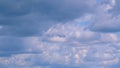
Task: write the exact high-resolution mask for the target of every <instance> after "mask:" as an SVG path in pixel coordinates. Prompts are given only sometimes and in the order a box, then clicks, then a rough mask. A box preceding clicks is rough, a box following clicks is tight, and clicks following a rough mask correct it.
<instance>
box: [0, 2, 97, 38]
mask: <svg viewBox="0 0 120 68" xmlns="http://www.w3.org/2000/svg"><path fill="white" fill-rule="evenodd" d="M94 5H95V0H87V1H84V0H75V1H73V0H71V1H69V0H60V1H56V0H51V1H42V0H40V1H38V0H26V1H24V0H21V1H18V0H12V1H9V0H4V1H3V0H1V1H0V15H1V16H0V18H1V19H0V26H2V29H1V30H0V35H2V36H3V35H4V36H38V35H41V34H42V32H44V31H45V30H47V29H48V28H49V27H51V26H52V25H54V24H57V23H64V22H66V21H71V20H73V19H75V18H78V17H81V16H82V15H84V14H86V13H92V11H93V10H92V9H93V7H94Z"/></svg>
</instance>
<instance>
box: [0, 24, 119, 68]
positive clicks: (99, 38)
mask: <svg viewBox="0 0 120 68" xmlns="http://www.w3.org/2000/svg"><path fill="white" fill-rule="evenodd" d="M55 37H57V39H59V40H57V41H56V40H51V38H55ZM61 38H62V39H61ZM63 39H64V40H65V41H61V40H63ZM82 39H83V40H82ZM23 41H24V42H23V44H24V45H26V48H25V49H26V51H29V52H35V51H37V52H41V53H39V54H34V53H29V54H28V53H27V52H26V54H25V53H20V54H13V55H12V56H10V57H8V58H4V57H1V62H0V63H1V64H2V65H9V66H10V65H15V66H18V67H21V66H22V67H24V66H31V67H33V68H34V67H36V66H38V67H41V66H42V67H43V68H44V66H45V67H48V68H58V67H61V68H64V67H66V68H69V67H72V68H82V67H84V68H88V67H90V68H93V67H106V68H107V67H109V66H111V65H113V64H117V63H119V36H117V35H116V34H113V33H111V34H110V33H109V34H106V33H105V34H104V33H97V32H92V31H90V30H89V29H87V28H86V27H84V26H78V25H75V24H74V23H71V24H69V23H66V24H58V25H55V26H54V27H51V28H50V29H49V30H48V31H46V32H45V33H44V34H43V36H41V37H26V38H24V39H23ZM5 62H8V63H7V64H6V63H5ZM18 62H20V63H18Z"/></svg>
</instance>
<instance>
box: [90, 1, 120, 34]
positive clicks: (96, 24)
mask: <svg viewBox="0 0 120 68" xmlns="http://www.w3.org/2000/svg"><path fill="white" fill-rule="evenodd" d="M118 5H119V1H118V0H110V1H106V0H105V1H103V4H101V5H99V6H97V7H98V9H96V13H95V18H94V21H93V23H92V24H91V25H90V29H91V30H93V31H96V32H119V31H120V28H119V27H120V23H119V19H120V15H119V12H118V11H119V10H117V8H119V7H118Z"/></svg>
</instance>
